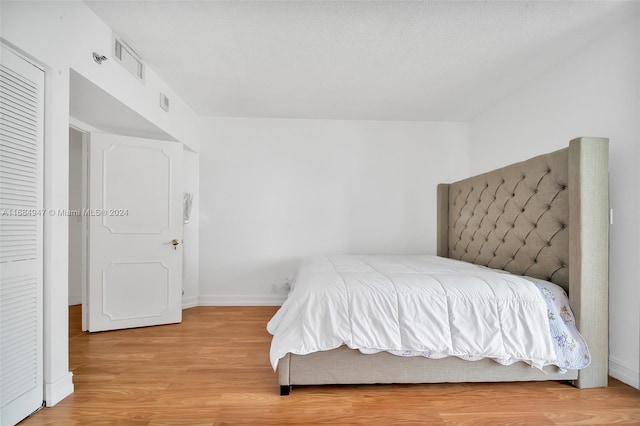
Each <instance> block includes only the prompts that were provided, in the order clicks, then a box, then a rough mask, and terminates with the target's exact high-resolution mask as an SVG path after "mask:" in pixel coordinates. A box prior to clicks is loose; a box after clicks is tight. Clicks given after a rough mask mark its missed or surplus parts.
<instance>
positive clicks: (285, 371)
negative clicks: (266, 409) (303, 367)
mask: <svg viewBox="0 0 640 426" xmlns="http://www.w3.org/2000/svg"><path fill="white" fill-rule="evenodd" d="M290 360H291V355H290V354H286V355H285V356H283V357H282V358H281V359H280V361H278V383H279V384H280V395H281V396H286V395H289V392H291V377H290V374H289V362H290Z"/></svg>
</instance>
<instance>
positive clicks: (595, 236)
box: [569, 138, 609, 388]
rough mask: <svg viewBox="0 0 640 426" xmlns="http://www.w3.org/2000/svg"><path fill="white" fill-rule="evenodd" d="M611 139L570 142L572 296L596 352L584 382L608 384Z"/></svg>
mask: <svg viewBox="0 0 640 426" xmlns="http://www.w3.org/2000/svg"><path fill="white" fill-rule="evenodd" d="M608 165H609V140H608V139H604V138H576V139H573V140H572V141H571V143H570V144H569V225H570V226H569V262H570V265H569V299H570V303H571V307H572V310H573V313H574V315H575V317H576V325H577V327H578V330H580V333H582V335H583V336H584V338H585V339H586V341H587V344H588V345H589V351H590V352H591V365H590V366H589V367H587V368H586V369H584V370H580V371H579V373H578V379H577V380H575V381H574V384H575V385H576V386H577V387H579V388H593V387H606V386H607V383H608V372H609V363H608V361H609V335H608V331H609V309H608V307H609V300H608V296H609V295H608V290H609V174H608V173H609V166H608Z"/></svg>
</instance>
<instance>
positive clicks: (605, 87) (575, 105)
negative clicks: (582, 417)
mask: <svg viewBox="0 0 640 426" xmlns="http://www.w3.org/2000/svg"><path fill="white" fill-rule="evenodd" d="M639 79H640V20H639V19H638V17H635V18H633V19H632V20H630V21H627V22H626V24H625V25H622V26H619V27H618V28H617V29H616V30H615V31H613V32H612V33H610V34H608V35H606V36H604V37H602V38H601V39H599V40H598V41H597V42H595V43H593V44H592V45H590V46H588V47H587V48H584V49H582V50H581V51H579V52H578V53H576V54H575V55H574V56H572V57H570V58H568V59H567V60H566V61H564V62H563V63H561V64H559V65H558V66H556V67H555V68H554V69H552V70H549V71H547V72H545V73H543V74H541V75H540V76H539V77H538V78H536V79H535V80H534V81H532V82H531V83H530V84H528V85H526V86H525V87H523V88H522V89H521V90H519V91H517V92H515V93H513V94H512V95H510V96H509V97H508V98H506V99H504V100H502V101H501V102H500V103H499V104H497V105H495V106H493V107H492V108H490V109H488V110H487V111H485V112H484V113H483V114H481V115H480V116H478V117H477V118H475V119H474V120H473V121H472V122H471V123H470V138H471V165H472V171H473V172H482V171H486V170H489V169H493V168H495V167H498V166H502V165H505V164H508V163H511V162H513V161H516V160H521V159H524V158H527V157H530V156H534V155H537V154H541V153H544V152H547V151H551V150H554V149H560V148H563V147H565V146H566V145H567V144H568V142H569V140H570V139H572V138H574V137H576V136H602V137H608V138H609V139H610V185H611V193H610V198H611V207H612V208H613V210H614V223H613V225H612V226H611V249H610V256H611V260H610V265H611V268H610V332H611V334H610V361H611V366H610V373H611V375H612V376H613V377H616V378H618V379H620V380H622V381H624V382H626V383H629V384H631V385H633V386H635V387H639V385H640V383H639V379H640V341H639V337H640V314H639V312H640V285H638V276H639V273H640V263H639V262H638V259H640V245H639V243H638V236H639V235H640V234H639V233H640V227H639V225H638V212H639V207H640V185H639V184H640V173H639V169H640V167H639V166H638V164H639V158H640V128H639V126H640V124H639V123H640V83H639Z"/></svg>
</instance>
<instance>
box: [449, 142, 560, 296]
mask: <svg viewBox="0 0 640 426" xmlns="http://www.w3.org/2000/svg"><path fill="white" fill-rule="evenodd" d="M568 151H569V149H568V148H566V149H563V150H561V151H556V152H553V153H551V154H546V155H541V156H539V157H535V158H532V159H530V160H527V161H523V162H521V163H516V164H512V165H510V166H508V167H504V168H502V169H498V170H495V171H492V172H489V173H485V174H482V175H479V176H475V177H472V178H469V179H465V180H462V181H459V182H455V183H452V184H450V185H449V236H448V238H449V252H448V257H450V258H452V259H459V260H464V261H467V262H470V263H476V264H479V265H483V266H488V267H490V268H494V269H502V270H505V271H509V272H512V273H514V274H518V275H528V276H532V277H535V278H541V279H543V280H546V281H552V282H554V283H556V284H558V285H561V286H562V287H564V288H565V289H566V290H568V289H569V267H568V265H569V229H568V227H567V225H568V222H569V192H568V191H567V184H568V176H567V174H568V168H567V164H568V163H567V162H568Z"/></svg>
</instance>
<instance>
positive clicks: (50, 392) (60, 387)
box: [44, 371, 74, 407]
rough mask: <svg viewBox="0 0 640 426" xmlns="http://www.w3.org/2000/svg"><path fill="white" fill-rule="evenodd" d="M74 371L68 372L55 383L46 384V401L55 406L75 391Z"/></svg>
mask: <svg viewBox="0 0 640 426" xmlns="http://www.w3.org/2000/svg"><path fill="white" fill-rule="evenodd" d="M73 389H74V388H73V373H72V372H70V371H69V372H68V373H67V374H65V375H64V376H62V378H60V379H58V380H56V381H55V382H53V383H45V384H44V402H45V404H46V405H47V407H53V406H54V405H56V404H57V403H58V402H60V401H62V400H63V399H65V398H66V397H68V396H69V395H71V394H72V393H73Z"/></svg>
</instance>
